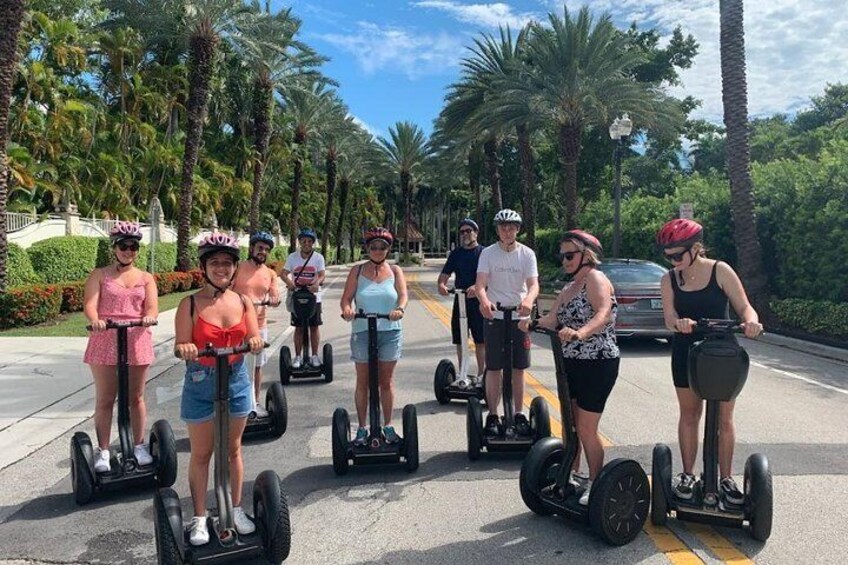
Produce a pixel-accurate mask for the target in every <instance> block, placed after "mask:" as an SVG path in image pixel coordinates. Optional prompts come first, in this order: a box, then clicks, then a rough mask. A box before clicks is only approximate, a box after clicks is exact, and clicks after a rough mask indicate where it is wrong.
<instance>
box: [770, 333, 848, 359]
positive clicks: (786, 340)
mask: <svg viewBox="0 0 848 565" xmlns="http://www.w3.org/2000/svg"><path fill="white" fill-rule="evenodd" d="M757 341H761V342H763V343H768V344H769V345H776V346H778V347H784V348H786V349H791V350H793V351H800V352H801V353H809V354H810V355H816V356H817V357H824V358H825V359H831V360H833V361H839V362H840V363H848V349H841V348H839V347H831V346H829V345H823V344H820V343H815V342H812V341H805V340H803V339H797V338H794V337H787V336H784V335H779V334H775V333H769V332H766V333H764V334H763V335H761V336H760V337H759V338H757Z"/></svg>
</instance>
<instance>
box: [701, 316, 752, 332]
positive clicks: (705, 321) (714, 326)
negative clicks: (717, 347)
mask: <svg viewBox="0 0 848 565" xmlns="http://www.w3.org/2000/svg"><path fill="white" fill-rule="evenodd" d="M695 327H697V328H698V329H699V330H707V331H714V332H727V333H742V332H743V331H745V328H743V327H742V324H740V323H739V322H737V321H736V320H727V319H722V318H699V319H698V321H697V322H696V326H695Z"/></svg>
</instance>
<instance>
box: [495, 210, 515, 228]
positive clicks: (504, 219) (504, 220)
mask: <svg viewBox="0 0 848 565" xmlns="http://www.w3.org/2000/svg"><path fill="white" fill-rule="evenodd" d="M498 224H518V225H521V215H520V214H519V213H518V212H516V211H515V210H510V209H509V208H504V209H503V210H501V211H500V212H498V213H497V214H495V225H498Z"/></svg>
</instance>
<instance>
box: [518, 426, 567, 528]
mask: <svg viewBox="0 0 848 565" xmlns="http://www.w3.org/2000/svg"><path fill="white" fill-rule="evenodd" d="M562 450H563V447H562V440H559V439H557V438H554V437H547V438H542V439H541V440H539V441H537V442H536V443H534V444H533V447H532V448H531V449H530V452H529V453H528V454H527V457H525V458H524V463H522V465H521V473H520V474H519V475H518V489H519V491H520V492H521V500H523V501H524V504H525V505H526V506H527V508H529V509H530V510H532V511H533V512H535V513H536V514H539V515H540V516H550V515H551V514H553V513H554V512H553V510H551V509H550V508H549V507H548V506H546V505H545V503H544V502H542V497H541V496H540V493H541V492H542V489H543V488H545V487H548V486H550V485H552V484H554V483H555V482H556V478H557V473H559V468H560V466H561V465H562Z"/></svg>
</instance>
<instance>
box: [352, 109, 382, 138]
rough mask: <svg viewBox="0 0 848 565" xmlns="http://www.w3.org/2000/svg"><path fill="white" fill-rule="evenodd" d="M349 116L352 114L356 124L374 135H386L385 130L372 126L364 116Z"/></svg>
mask: <svg viewBox="0 0 848 565" xmlns="http://www.w3.org/2000/svg"><path fill="white" fill-rule="evenodd" d="M348 116H350V119H351V120H353V123H355V124H356V125H358V126H359V127H361V128H362V129H364V130H365V131H367V132H368V133H370V134H371V135H372V136H373V137H385V136H386V133H385V132H384V131H383V130H381V129H379V128H377V127H374V126H372V125H371V124H369V123H368V122H366V121H365V120H363V119H362V118H359V117H357V116H354V115H353V114H348Z"/></svg>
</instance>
